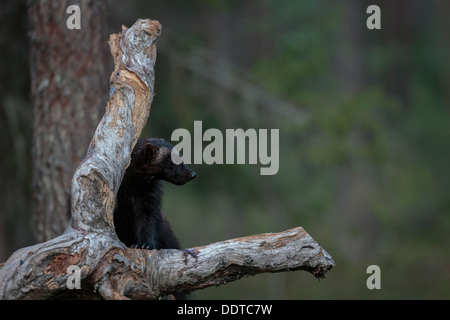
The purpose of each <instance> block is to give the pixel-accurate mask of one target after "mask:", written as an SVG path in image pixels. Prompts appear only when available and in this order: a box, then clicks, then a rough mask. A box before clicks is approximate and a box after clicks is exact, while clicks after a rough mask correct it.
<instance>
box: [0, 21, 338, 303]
mask: <svg viewBox="0 0 450 320" xmlns="http://www.w3.org/2000/svg"><path fill="white" fill-rule="evenodd" d="M160 31H161V25H160V24H159V23H158V22H157V21H151V20H138V21H137V22H136V23H135V24H134V25H133V26H132V27H130V28H126V27H122V31H121V32H120V33H118V34H113V35H111V37H110V41H109V45H110V48H111V53H112V55H113V57H114V63H115V70H114V72H113V73H112V75H111V91H110V98H109V101H108V104H107V108H106V113H105V115H104V116H103V119H102V120H101V122H100V124H99V125H98V127H97V130H96V132H95V135H94V137H93V139H92V141H91V144H90V146H89V150H88V152H87V155H86V158H85V159H84V160H83V161H82V163H81V165H80V166H79V168H78V169H77V170H76V172H75V174H74V176H73V179H72V190H71V194H72V200H71V201H72V218H71V221H70V222H69V226H68V227H67V229H66V231H65V233H64V234H63V235H61V236H59V237H57V238H54V239H51V240H49V241H47V242H44V243H40V244H37V245H34V246H30V247H26V248H22V249H20V250H18V251H16V252H15V253H14V254H13V255H12V256H11V257H10V258H9V259H8V260H7V261H6V262H5V263H4V264H0V298H1V299H49V298H85V299H86V298H103V299H156V298H158V297H160V296H165V295H167V294H169V293H173V292H179V291H193V290H198V289H202V288H206V287H209V286H212V285H220V284H224V283H227V282H230V281H234V280H237V279H239V278H241V277H243V276H248V275H255V274H258V273H263V272H282V271H293V270H306V271H309V272H311V273H312V274H314V275H315V276H316V277H317V278H323V277H325V275H326V273H327V271H328V270H330V269H331V268H332V267H333V266H334V262H333V259H332V258H331V256H330V255H329V254H328V253H327V252H326V251H325V250H323V249H322V248H321V247H320V245H319V244H318V243H317V242H315V241H314V239H312V238H311V237H310V236H309V235H308V234H307V233H306V231H305V230H303V229H302V228H301V227H298V228H294V229H291V230H288V231H285V232H281V233H276V234H261V235H253V236H248V237H243V238H238V239H232V240H227V241H223V242H218V243H213V244H209V245H206V246H203V247H196V248H191V249H188V250H175V249H170V250H140V249H131V248H126V247H125V246H124V245H123V243H121V242H120V241H119V239H118V238H117V235H116V233H115V231H114V223H113V208H114V201H115V196H116V194H117V191H118V189H119V186H120V182H121V180H122V177H123V174H124V172H125V169H126V167H127V165H128V162H129V158H130V153H131V150H132V148H133V146H134V144H135V143H136V141H137V139H138V137H139V136H140V134H141V131H142V128H143V127H144V125H145V123H146V121H147V118H148V115H149V112H150V105H151V102H152V97H153V88H154V87H153V86H154V79H155V77H154V64H155V60H156V41H157V39H158V37H159V36H160ZM69 266H76V267H78V270H79V271H80V279H81V288H80V289H79V290H76V289H72V290H70V289H69V288H68V280H69V278H70V277H71V273H69V272H68V267H69Z"/></svg>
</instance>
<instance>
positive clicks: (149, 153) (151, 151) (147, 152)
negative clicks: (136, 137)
mask: <svg viewBox="0 0 450 320" xmlns="http://www.w3.org/2000/svg"><path fill="white" fill-rule="evenodd" d="M157 152H158V149H157V147H155V146H154V145H152V144H151V143H146V144H145V145H144V152H143V153H144V156H145V157H148V158H153V157H154V156H156V154H157Z"/></svg>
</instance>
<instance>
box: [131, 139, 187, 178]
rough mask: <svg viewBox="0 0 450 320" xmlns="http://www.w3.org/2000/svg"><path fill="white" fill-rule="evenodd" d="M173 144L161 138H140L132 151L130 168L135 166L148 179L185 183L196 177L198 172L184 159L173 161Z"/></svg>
mask: <svg viewBox="0 0 450 320" xmlns="http://www.w3.org/2000/svg"><path fill="white" fill-rule="evenodd" d="M172 150H173V146H172V145H171V144H170V143H168V142H167V141H164V140H163V139H159V138H146V139H139V140H138V142H137V143H136V145H135V147H134V149H133V152H132V153H131V163H130V166H129V168H134V169H136V170H137V171H138V173H139V174H142V175H143V177H145V178H148V179H155V180H166V181H168V182H170V183H173V184H176V185H183V184H185V183H186V182H189V181H190V180H192V179H194V178H195V176H196V173H195V172H194V171H192V170H191V169H190V168H189V167H188V166H187V165H186V164H185V163H184V162H183V161H177V163H179V164H176V163H174V161H172Z"/></svg>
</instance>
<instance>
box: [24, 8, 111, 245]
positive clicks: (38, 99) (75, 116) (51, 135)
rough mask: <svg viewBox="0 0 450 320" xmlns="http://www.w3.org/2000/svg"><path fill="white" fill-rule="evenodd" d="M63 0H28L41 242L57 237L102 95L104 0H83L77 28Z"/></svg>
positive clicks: (36, 204) (36, 201) (36, 203)
mask: <svg viewBox="0 0 450 320" xmlns="http://www.w3.org/2000/svg"><path fill="white" fill-rule="evenodd" d="M68 5H69V3H67V2H66V1H29V6H28V17H29V23H30V26H29V28H30V40H31V46H30V68H31V101H32V107H33V112H34V123H33V129H34V136H33V167H34V169H33V191H34V194H33V217H34V226H35V229H36V230H35V232H36V236H37V237H38V239H39V240H40V241H44V240H48V239H51V238H53V237H55V236H57V235H60V234H61V233H62V232H63V231H64V228H65V226H66V217H65V211H66V208H67V198H68V195H69V188H70V182H71V177H72V175H73V172H74V171H75V168H76V166H77V165H78V164H79V163H80V161H81V160H82V159H83V158H84V156H85V154H86V146H87V145H88V143H89V141H90V139H91V137H92V134H93V133H94V130H95V127H96V126H97V124H98V121H99V119H100V116H101V113H100V111H101V110H102V107H103V105H104V103H105V101H106V93H107V61H108V60H107V59H108V56H107V54H108V48H107V43H106V40H107V29H106V17H105V16H106V13H105V11H106V1H105V0H102V1H94V0H81V1H79V3H78V5H79V7H80V9H81V29H79V30H77V29H73V30H69V29H68V28H67V27H66V19H67V18H68V17H69V16H70V14H66V10H67V7H68Z"/></svg>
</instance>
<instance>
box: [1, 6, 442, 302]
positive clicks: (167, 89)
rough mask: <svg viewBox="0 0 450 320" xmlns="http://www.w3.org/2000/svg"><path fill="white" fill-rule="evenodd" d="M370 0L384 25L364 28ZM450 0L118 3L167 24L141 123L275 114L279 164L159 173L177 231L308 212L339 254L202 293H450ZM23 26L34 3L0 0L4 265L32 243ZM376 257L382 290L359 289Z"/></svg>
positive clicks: (219, 234) (131, 18)
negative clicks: (185, 177) (309, 268)
mask: <svg viewBox="0 0 450 320" xmlns="http://www.w3.org/2000/svg"><path fill="white" fill-rule="evenodd" d="M370 4H377V5H378V6H379V7H380V8H381V29H380V30H369V29H368V28H367V27H366V19H367V18H368V16H369V15H368V14H367V13H366V8H367V7H368V6H369V5H370ZM448 12H450V2H448V1H445V0H434V1H422V0H409V1H406V0H403V1H399V0H397V1H358V0H346V1H331V0H314V1H312V0H305V1H294V0H292V1H290V0H282V1H237V0H236V1H219V0H213V1H206V0H195V1H182V0H179V1H108V6H107V18H108V33H114V32H118V31H119V30H120V26H121V25H122V24H123V25H126V26H131V25H132V24H133V23H134V22H135V21H136V20H137V19H138V18H151V19H156V20H159V21H160V22H161V24H162V25H163V32H162V37H161V39H160V40H159V46H158V58H157V63H156V85H155V88H156V89H155V92H156V96H155V97H154V101H153V105H152V110H151V115H150V118H149V121H148V123H147V127H146V129H145V130H144V132H143V136H146V137H161V138H164V139H165V140H169V141H170V136H171V133H172V131H173V130H175V129H176V128H186V129H188V130H189V131H191V132H193V124H194V121H195V120H201V121H202V122H203V130H206V129H207V128H218V129H220V130H221V131H223V132H225V129H228V128H243V129H244V130H245V129H247V128H255V129H260V128H267V129H271V128H276V129H280V167H279V171H278V173H277V174H276V175H273V176H261V175H260V173H259V167H260V166H259V165H205V164H202V165H191V167H192V168H193V169H194V170H195V171H196V172H197V178H196V179H195V180H194V181H192V182H191V183H189V184H187V185H185V186H183V187H177V186H173V185H169V184H165V186H164V190H165V196H164V211H165V212H166V214H167V216H168V217H169V219H170V221H171V223H172V226H173V229H174V230H175V232H176V234H177V235H178V238H179V240H180V242H181V243H182V245H183V246H184V247H186V248H188V247H194V246H199V245H204V244H207V243H212V242H215V241H221V240H225V239H230V238H234V237H240V236H245V235H250V234H257V233H265V232H279V231H283V230H286V229H289V228H291V227H295V226H302V227H304V228H305V229H306V230H307V231H308V233H310V234H311V235H312V236H313V237H314V238H315V239H316V240H317V241H318V242H319V243H320V244H321V245H322V246H323V247H324V248H325V250H327V251H328V252H329V253H330V254H331V255H332V256H333V258H334V260H335V262H336V267H335V268H334V269H333V270H332V271H331V272H329V274H328V278H327V279H326V280H324V281H321V282H317V280H316V279H315V278H314V277H313V276H311V275H310V274H308V273H304V272H288V273H281V274H264V275H258V276H255V277H250V278H245V279H242V280H239V281H236V282H234V283H229V284H227V285H224V286H221V287H217V288H209V289H205V290H201V291H197V292H195V294H194V295H193V298H194V299H202V298H205V299H210V298H224V299H228V298H234V299H260V298H261V299H262V298H270V299H355V298H364V299H382V298H383V299H408V298H412V299H431V298H446V299H449V298H450V289H449V287H448V284H449V283H450V275H449V273H448V270H449V269H450V254H449V248H450V236H449V234H450V194H449V193H450V170H449V164H450V144H449V142H450V114H449V112H450V63H449V57H450V19H449V18H448ZM27 28H28V23H27V7H26V1H8V2H6V1H4V2H2V4H0V33H1V37H0V56H1V60H0V61H2V62H1V63H0V130H1V131H0V132H1V134H0V181H1V184H0V261H1V262H3V261H4V260H6V259H7V258H8V257H9V255H10V254H11V253H12V252H14V251H15V250H17V249H19V248H21V247H23V246H26V245H31V244H33V243H36V241H37V240H36V238H35V237H34V236H33V234H34V230H33V227H34V226H33V223H32V221H33V220H32V218H31V217H32V212H33V204H32V194H33V186H32V183H31V181H32V176H33V170H32V163H33V158H32V141H33V139H32V137H33V131H32V121H33V113H32V108H31V107H30V105H31V101H30V71H29V69H30V67H29V39H28V37H27V34H28V29H27ZM103 45H105V46H107V44H106V42H105V43H104V44H103ZM106 59H109V61H108V65H109V66H110V68H109V69H108V71H107V72H108V73H110V72H112V62H111V58H110V57H107V58H106ZM5 62H7V63H5ZM108 77H109V74H108ZM107 79H108V78H105V83H104V88H105V91H104V92H101V93H99V94H101V95H106V94H107V92H108V81H107ZM105 105H106V100H105V103H104V104H103V106H102V108H104V107H105ZM103 110H104V109H103ZM102 114H103V113H102V112H99V117H98V121H99V120H100V117H101V116H102ZM98 121H97V122H98ZM86 149H87V145H86ZM373 264H375V265H378V266H379V267H380V268H381V289H380V290H369V289H368V288H367V286H366V279H367V277H368V274H367V273H366V269H367V267H368V266H369V265H373Z"/></svg>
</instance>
